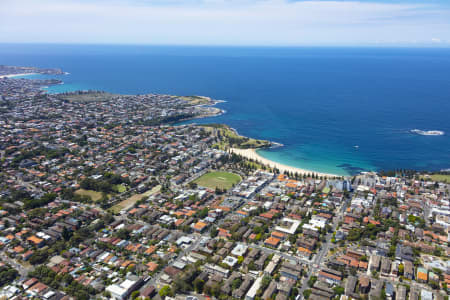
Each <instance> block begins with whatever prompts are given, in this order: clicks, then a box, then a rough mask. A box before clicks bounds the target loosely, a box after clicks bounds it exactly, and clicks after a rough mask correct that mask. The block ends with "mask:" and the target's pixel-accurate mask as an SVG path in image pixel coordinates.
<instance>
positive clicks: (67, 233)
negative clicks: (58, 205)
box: [61, 227, 72, 241]
mask: <svg viewBox="0 0 450 300" xmlns="http://www.w3.org/2000/svg"><path fill="white" fill-rule="evenodd" d="M61 235H62V237H63V239H64V240H65V241H68V240H70V238H71V237H72V231H71V230H69V229H67V227H63V230H62V232H61Z"/></svg>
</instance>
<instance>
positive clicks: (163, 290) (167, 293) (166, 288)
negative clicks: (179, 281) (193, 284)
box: [159, 285, 172, 298]
mask: <svg viewBox="0 0 450 300" xmlns="http://www.w3.org/2000/svg"><path fill="white" fill-rule="evenodd" d="M159 295H160V296H161V297H162V298H164V297H166V296H170V295H172V290H171V289H170V286H168V285H165V286H163V287H162V288H161V289H160V290H159Z"/></svg>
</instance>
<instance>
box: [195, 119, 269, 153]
mask: <svg viewBox="0 0 450 300" xmlns="http://www.w3.org/2000/svg"><path fill="white" fill-rule="evenodd" d="M201 126H202V127H203V128H205V130H206V131H207V132H209V133H212V134H215V135H217V136H219V137H220V142H219V143H217V144H216V145H215V146H217V147H218V148H219V149H226V148H229V147H231V148H239V149H249V148H251V149H256V148H267V147H270V145H271V143H270V142H269V141H265V140H256V139H252V138H249V137H246V136H241V135H238V134H237V133H236V132H235V131H234V130H232V129H231V128H230V127H229V126H227V125H224V124H205V125H201Z"/></svg>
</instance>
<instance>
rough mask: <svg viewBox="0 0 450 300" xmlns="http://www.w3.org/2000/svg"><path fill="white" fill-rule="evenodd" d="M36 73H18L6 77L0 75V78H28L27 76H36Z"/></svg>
mask: <svg viewBox="0 0 450 300" xmlns="http://www.w3.org/2000/svg"><path fill="white" fill-rule="evenodd" d="M37 74H38V73H20V74H8V75H0V78H12V77H19V76H28V75H37Z"/></svg>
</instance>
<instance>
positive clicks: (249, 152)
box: [230, 148, 342, 178]
mask: <svg viewBox="0 0 450 300" xmlns="http://www.w3.org/2000/svg"><path fill="white" fill-rule="evenodd" d="M230 151H231V153H235V154H238V155H241V156H243V157H245V158H247V159H252V160H254V161H257V162H260V163H262V164H264V165H266V166H269V167H270V168H277V169H278V170H280V172H281V173H284V172H286V171H287V172H290V173H298V174H300V175H303V174H313V173H314V174H316V175H318V176H323V177H328V178H330V177H331V178H333V177H342V176H341V175H336V174H331V173H322V172H316V171H313V170H306V169H301V168H297V167H292V166H288V165H284V164H281V163H278V162H275V161H273V160H270V159H267V158H265V157H263V156H261V155H259V154H258V152H256V149H237V148H230Z"/></svg>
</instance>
